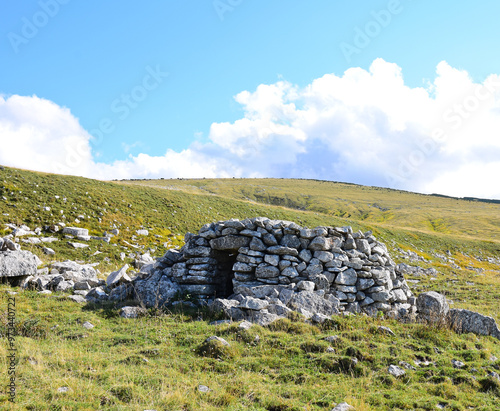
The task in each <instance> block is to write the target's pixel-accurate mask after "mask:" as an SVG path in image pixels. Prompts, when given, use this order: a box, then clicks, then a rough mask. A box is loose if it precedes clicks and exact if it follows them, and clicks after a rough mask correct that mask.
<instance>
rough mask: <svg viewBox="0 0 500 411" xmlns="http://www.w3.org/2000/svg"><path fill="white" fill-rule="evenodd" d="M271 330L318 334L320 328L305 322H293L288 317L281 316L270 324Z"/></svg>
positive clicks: (297, 333)
mask: <svg viewBox="0 0 500 411" xmlns="http://www.w3.org/2000/svg"><path fill="white" fill-rule="evenodd" d="M268 327H269V329H270V330H271V331H283V332H286V333H288V334H295V335H300V334H317V333H318V331H319V330H318V329H317V328H316V327H314V326H312V325H310V324H306V323H303V322H292V321H291V320H289V319H288V318H280V319H278V320H276V321H273V322H272V323H271V324H269V325H268Z"/></svg>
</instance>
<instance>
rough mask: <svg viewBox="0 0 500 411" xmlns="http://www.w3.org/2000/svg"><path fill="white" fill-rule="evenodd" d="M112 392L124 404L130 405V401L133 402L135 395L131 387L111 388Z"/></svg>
mask: <svg viewBox="0 0 500 411" xmlns="http://www.w3.org/2000/svg"><path fill="white" fill-rule="evenodd" d="M110 392H111V394H113V395H114V396H115V397H116V398H118V399H119V400H120V401H122V402H125V403H129V402H130V401H132V398H133V395H132V388H131V387H125V386H119V387H113V388H111V390H110Z"/></svg>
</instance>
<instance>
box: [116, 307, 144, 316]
mask: <svg viewBox="0 0 500 411" xmlns="http://www.w3.org/2000/svg"><path fill="white" fill-rule="evenodd" d="M146 312H147V311H146V309H144V308H142V307H122V308H121V309H120V317H123V318H137V317H139V316H141V315H145V314H146Z"/></svg>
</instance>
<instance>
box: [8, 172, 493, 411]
mask: <svg viewBox="0 0 500 411" xmlns="http://www.w3.org/2000/svg"><path fill="white" fill-rule="evenodd" d="M151 186H155V187H151ZM166 186H168V187H169V188H170V189H165V187H166ZM200 187H201V188H200ZM217 190H218V191H217ZM34 191H36V193H35V192H34ZM259 192H261V193H268V194H269V195H268V197H267V200H266V199H265V198H264V196H261V197H258V194H259ZM215 194H217V195H215ZM56 195H57V196H60V198H59V199H56V198H55V196H56ZM2 196H5V197H6V198H7V200H3V199H2ZM305 197H308V200H307V202H306V203H304V204H302V203H300V201H302V200H301V199H304V198H305ZM63 198H66V199H67V201H66V203H64V202H63ZM257 201H259V202H257ZM304 201H305V200H304ZM267 202H270V203H273V204H275V205H272V206H270V205H268V204H265V203H267ZM374 203H376V204H377V207H374V206H373V205H372V206H369V204H374ZM129 204H130V206H129ZM276 204H278V205H276ZM301 204H302V205H301ZM454 204H455V205H454ZM285 205H286V206H288V207H291V208H285V207H284V206H285ZM45 206H49V207H50V208H51V210H50V211H44V210H43V207H45ZM322 207H325V208H322ZM498 207H499V206H498V205H493V204H484V203H480V204H478V203H473V202H465V201H462V202H461V201H458V202H457V200H450V199H442V198H437V197H428V196H420V195H416V194H410V193H402V192H391V191H390V190H383V189H374V188H369V187H359V186H352V185H346V184H336V183H325V182H313V181H312V182H305V181H300V180H299V181H289V180H199V181H196V180H169V181H167V180H159V181H133V182H122V183H121V184H117V183H110V182H99V181H95V180H88V179H83V178H77V177H68V176H56V175H48V174H43V173H33V172H29V171H23V170H15V169H5V170H3V171H0V224H1V225H0V229H1V228H3V223H8V222H11V223H17V224H21V223H25V224H28V225H29V226H30V227H31V228H34V227H36V226H43V225H47V224H53V223H55V222H58V221H65V222H66V223H68V224H69V225H76V226H81V227H86V228H88V229H89V230H90V231H91V233H92V234H96V235H102V233H103V231H105V230H109V229H110V228H112V227H113V226H114V225H116V226H117V227H118V228H120V231H121V233H120V235H119V236H117V237H116V238H114V239H113V240H112V242H111V244H109V245H108V244H103V243H101V242H99V241H91V242H90V243H89V244H91V247H90V249H87V250H84V251H81V250H78V251H77V250H73V249H72V248H71V247H70V246H68V245H67V244H66V240H65V239H64V238H63V236H62V235H61V234H59V233H57V234H54V235H53V236H55V237H58V238H60V241H59V242H58V243H52V244H51V245H50V246H51V247H52V248H54V249H55V250H56V252H57V255H56V259H58V260H61V259H64V258H71V259H77V260H78V259H80V260H83V261H90V262H93V261H99V262H100V265H99V268H100V269H101V271H103V272H106V271H109V270H110V269H112V268H114V267H116V266H117V265H120V264H123V263H122V262H121V261H120V260H119V259H118V255H119V253H120V252H122V251H124V252H127V253H128V252H131V251H134V249H133V248H131V247H130V246H128V245H127V244H126V243H125V242H124V241H127V242H129V243H133V244H138V245H139V246H140V247H142V248H141V252H143V251H144V250H146V249H148V248H150V249H154V250H155V254H156V255H161V254H162V253H163V252H164V243H168V244H172V245H178V244H181V243H182V236H183V234H184V233H185V232H186V231H195V230H197V229H198V228H199V227H200V226H201V225H203V224H205V223H206V222H209V221H214V220H223V219H227V218H232V217H236V218H246V217H252V216H257V215H265V216H268V217H271V218H280V219H287V220H293V221H297V222H298V223H300V224H302V225H304V226H309V227H314V226H317V225H352V226H353V227H354V228H355V229H362V230H367V229H372V230H373V231H374V232H375V234H376V235H377V236H378V237H379V238H380V239H382V240H383V241H385V242H386V243H387V244H388V246H389V249H390V250H391V251H392V254H393V255H394V257H395V260H396V261H397V262H399V261H405V260H402V259H401V258H400V257H398V253H397V251H396V250H397V249H398V248H399V247H401V248H403V249H405V250H413V251H417V252H418V253H419V254H420V255H422V256H424V257H425V258H427V259H429V260H430V262H428V263H419V264H420V265H422V266H423V267H430V266H434V267H436V268H437V269H438V271H439V273H438V275H437V277H436V279H432V278H430V277H418V278H416V279H418V280H420V283H419V284H417V285H414V286H412V288H413V289H414V291H416V292H419V291H423V290H430V289H434V290H437V291H440V292H444V293H446V294H447V295H448V297H449V298H451V299H452V300H453V301H454V306H455V307H461V308H471V309H474V310H476V311H480V312H482V313H484V314H489V315H493V316H494V317H495V318H496V319H497V320H500V317H499V313H500V276H499V271H498V266H496V265H493V264H489V263H487V262H484V261H479V260H477V259H476V258H474V257H486V256H498V255H499V254H500V245H499V242H498V238H499V237H498V234H499V232H498V231H499V229H498V216H499V214H498ZM298 208H305V210H299V209H298ZM61 209H62V210H64V215H65V216H66V218H65V219H64V220H62V217H61V214H60V210H61ZM381 209H383V210H385V209H387V210H385V211H382V210H381ZM346 212H348V214H349V218H345V217H341V215H344V216H347V214H345V213H346ZM99 213H102V216H101V219H102V221H101V222H99V220H98V218H99ZM457 213H463V214H461V215H467V216H469V217H468V218H467V219H465V218H464V219H463V220H462V219H460V218H457V217H456V215H458V214H457ZM5 214H8V215H5ZM80 214H85V219H83V220H82V222H81V223H80V224H73V222H74V219H75V218H77V217H78V216H79V215H80ZM439 218H441V219H443V221H444V223H443V224H444V225H445V226H446V230H444V229H441V230H440V229H438V227H439V224H431V225H429V224H428V223H427V221H428V220H429V219H430V220H432V221H436V220H438V219H439ZM142 227H144V228H147V229H149V230H150V232H151V235H150V236H149V237H141V238H137V239H136V240H135V241H134V240H133V238H132V235H133V234H134V232H135V230H136V229H138V228H142ZM8 232H9V230H4V231H3V234H5V233H8ZM0 234H2V232H1V231H0ZM155 234H156V235H157V236H158V237H155ZM23 248H25V249H30V248H31V249H32V250H33V251H34V252H36V253H37V254H38V255H40V256H41V257H43V258H45V257H44V256H43V254H42V253H41V251H40V248H39V247H38V246H32V247H29V246H27V245H24V246H23ZM97 250H99V251H101V252H102V254H99V255H96V256H93V255H92V254H94V253H95V251H97ZM445 250H450V251H451V253H452V257H453V259H454V261H455V263H456V264H458V266H459V267H460V268H459V269H457V268H453V267H452V266H451V265H450V264H449V263H444V262H442V261H441V260H440V259H438V258H436V257H434V255H433V251H439V252H441V253H444V252H445ZM106 258H108V259H109V261H105V259H106ZM44 261H45V262H49V260H48V259H45V260H44ZM127 261H128V260H127ZM470 266H472V267H476V268H483V269H484V270H485V271H484V272H483V273H480V274H478V273H476V272H475V271H472V270H469V269H466V267H470ZM2 289H3V290H7V289H8V287H5V286H4V287H2ZM2 295H3V296H5V293H4V292H2ZM16 299H17V300H16V302H17V305H18V307H17V320H18V328H19V332H20V334H21V335H22V336H20V337H18V339H17V340H16V342H17V345H18V347H19V350H20V351H19V364H18V387H19V388H18V390H19V391H18V399H19V402H20V405H19V407H18V408H17V409H49V408H50V407H49V405H47V404H52V405H53V406H54V407H55V408H52V409H138V410H139V409H146V408H148V409H154V408H156V409H179V410H180V409H184V410H198V409H247V408H250V409H262V410H265V409H267V410H287V409H290V410H292V409H331V408H332V406H333V404H334V403H335V402H340V401H343V400H346V399H347V400H348V402H351V403H352V404H353V405H356V406H357V409H358V410H379V409H435V407H436V405H437V404H438V403H443V404H447V405H448V406H449V407H448V408H447V409H464V408H467V407H468V406H474V407H478V409H492V410H493V409H495V407H496V405H497V403H498V401H499V395H500V391H499V388H495V386H494V382H491V381H489V380H486V381H485V380H484V379H485V378H487V377H486V372H487V370H490V371H491V370H493V368H492V365H494V364H492V363H491V362H490V361H489V357H490V355H495V356H496V357H500V343H499V342H498V341H494V340H492V339H491V338H483V337H479V338H477V337H475V336H457V335H454V334H453V333H450V332H448V331H446V330H434V329H429V328H427V327H425V326H422V325H403V324H397V323H393V322H387V321H383V320H371V319H363V318H354V319H349V320H342V319H340V320H339V321H340V322H339V323H338V324H336V325H335V324H333V325H332V327H333V329H332V330H319V329H317V328H314V327H310V326H306V325H303V324H301V323H297V324H296V325H294V326H287V325H286V324H285V325H284V326H283V327H282V328H281V329H268V328H259V327H257V328H256V329H254V331H252V332H251V333H250V335H246V334H241V333H238V332H236V330H235V329H234V328H230V327H228V326H220V327H214V326H209V325H208V320H209V318H207V317H206V314H203V315H204V316H205V317H204V319H205V321H194V322H193V321H192V318H196V317H197V316H198V313H194V317H191V316H186V315H176V316H160V317H148V318H145V319H142V320H139V321H138V324H137V325H138V326H136V327H133V328H131V326H130V325H131V323H130V322H128V321H126V320H123V319H120V318H117V317H116V313H117V307H114V306H109V307H105V308H98V307H86V308H84V309H83V310H82V308H81V307H80V306H78V305H76V304H74V303H72V302H69V301H64V299H59V298H47V297H43V296H39V295H36V294H35V293H32V292H24V293H22V294H20V295H18V296H16ZM2 301H3V302H2V309H1V312H4V313H5V310H6V305H7V304H6V296H5V297H2ZM86 320H89V321H91V322H92V323H93V324H95V325H96V328H95V329H93V330H90V331H86V330H85V329H83V328H82V327H81V323H82V322H83V321H86ZM4 321H5V316H3V317H2V323H4ZM56 324H57V325H58V327H56V328H54V329H51V327H53V326H54V325H56ZM134 324H135V323H134ZM378 325H388V326H390V327H391V328H392V329H393V330H394V331H395V332H396V335H397V336H396V337H395V338H389V337H386V336H384V335H380V334H378V333H377V332H375V330H376V327H377V326H378ZM82 334H86V335H87V337H86V338H82V339H76V340H75V339H74V338H77V337H78V336H79V335H82ZM213 334H217V335H221V336H223V337H224V338H226V339H227V340H228V341H230V342H231V344H232V350H231V352H230V354H232V355H233V356H234V358H233V360H231V361H229V360H227V359H219V360H217V359H211V358H206V357H202V356H200V355H198V354H196V352H195V350H196V349H197V348H198V347H199V345H200V344H201V342H202V341H203V339H204V338H206V337H208V336H210V335H213ZM254 334H259V336H260V338H261V342H260V343H259V344H257V345H253V344H252V343H250V340H253V337H254ZM332 334H338V335H341V337H342V340H341V343H339V344H338V346H334V348H335V353H333V354H332V353H326V352H323V350H324V348H325V343H323V342H322V340H321V339H322V337H324V336H325V335H332ZM367 336H369V337H368V338H367ZM435 348H437V349H438V350H435ZM145 349H158V350H159V355H158V356H153V357H151V356H149V357H148V355H150V354H144V352H143V351H144V350H145ZM356 350H357V351H360V353H361V355H359V353H357V351H356ZM353 353H357V354H356V355H358V356H360V357H362V358H360V359H361V361H360V365H359V367H358V368H356V369H354V370H342V369H339V365H338V364H339V361H341V359H342V357H344V356H346V355H347V356H353ZM6 355H7V352H6V349H5V345H4V344H2V345H1V346H0V367H2V369H6V368H7V363H6ZM420 357H426V358H429V360H431V361H433V362H435V365H430V366H428V367H424V368H422V369H418V370H417V371H410V372H408V378H406V379H403V380H401V381H400V380H396V379H394V378H392V377H389V376H388V375H387V372H386V368H387V366H388V365H389V364H393V363H395V364H397V363H398V362H399V361H401V360H402V361H407V362H410V363H411V362H412V361H413V360H415V359H417V358H420ZM142 358H147V359H148V360H149V362H148V363H146V362H144V361H143V359H142ZM453 358H456V359H460V360H462V361H464V362H465V363H466V364H467V368H466V369H465V370H462V371H458V370H455V369H453V368H452V367H451V366H450V361H451V359H453ZM35 362H36V364H35ZM496 366H499V364H498V363H497V365H496ZM481 367H484V368H481ZM473 368H476V369H477V370H479V372H478V373H477V374H475V373H474V372H473V370H472V369H473ZM497 372H498V371H497ZM473 377H476V378H477V379H474V378H473ZM4 379H5V381H6V375H5V374H4V373H2V380H1V381H0V383H1V387H2V388H0V401H4V400H6V396H5V395H3V396H2V394H1V392H3V391H1V390H3V389H4V388H3V387H5V384H4ZM198 384H205V385H208V386H210V388H212V389H213V391H212V392H210V393H208V394H202V393H199V392H198V391H197V389H196V387H197V385H198ZM488 384H489V385H488ZM492 384H493V385H492ZM60 386H69V387H70V388H71V391H70V392H69V393H67V394H60V393H57V388H58V387H60ZM486 386H490V388H491V387H493V391H489V392H485V387H486ZM36 397H37V398H38V399H36ZM4 404H5V403H4ZM304 407H305V408H304Z"/></svg>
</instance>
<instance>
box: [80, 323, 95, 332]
mask: <svg viewBox="0 0 500 411" xmlns="http://www.w3.org/2000/svg"><path fill="white" fill-rule="evenodd" d="M82 327H83V328H86V329H87V330H91V329H92V328H94V324H92V323H91V322H89V321H85V322H84V323H83V324H82Z"/></svg>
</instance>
